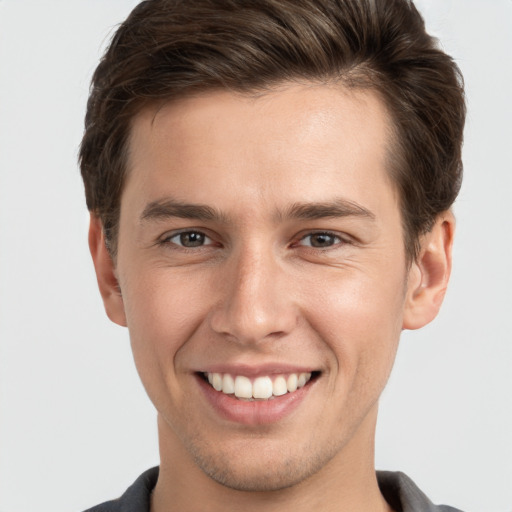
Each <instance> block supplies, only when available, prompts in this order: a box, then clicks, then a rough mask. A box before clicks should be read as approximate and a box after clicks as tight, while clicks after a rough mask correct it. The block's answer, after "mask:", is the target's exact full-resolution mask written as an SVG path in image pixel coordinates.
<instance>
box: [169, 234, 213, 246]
mask: <svg viewBox="0 0 512 512" xmlns="http://www.w3.org/2000/svg"><path fill="white" fill-rule="evenodd" d="M163 242H164V243H168V242H171V243H173V244H176V245H179V246H181V247H186V248H193V247H202V246H204V245H210V244H211V243H212V240H211V238H209V237H208V236H206V235H205V234H204V233H201V231H182V232H181V233H177V234H176V235H172V236H169V237H167V238H165V240H163Z"/></svg>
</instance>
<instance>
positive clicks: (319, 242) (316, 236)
mask: <svg viewBox="0 0 512 512" xmlns="http://www.w3.org/2000/svg"><path fill="white" fill-rule="evenodd" d="M341 243H343V240H342V239H341V238H340V237H339V236H337V235H335V234H333V233H329V232H327V233H322V232H321V233H310V234H309V235H306V236H305V237H303V238H301V240H300V241H299V244H300V245H305V246H307V247H315V248H319V249H326V248H329V247H332V246H333V245H337V244H341Z"/></svg>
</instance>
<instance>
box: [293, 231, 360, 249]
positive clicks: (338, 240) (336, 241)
mask: <svg viewBox="0 0 512 512" xmlns="http://www.w3.org/2000/svg"><path fill="white" fill-rule="evenodd" d="M315 236H317V237H322V236H323V237H328V238H330V239H331V242H332V243H331V244H329V245H327V246H314V245H313V244H312V243H311V239H312V238H313V237H315ZM308 238H309V239H310V243H309V244H304V245H303V247H307V248H308V249H312V250H329V249H331V248H333V247H336V246H339V245H345V244H348V243H350V242H349V241H348V240H347V239H346V238H343V237H342V236H340V235H338V234H336V233H333V232H332V231H314V232H311V233H308V234H306V235H304V236H302V237H301V238H300V239H299V241H298V242H297V243H296V244H294V245H299V244H300V242H302V241H304V240H306V239H308ZM300 245H302V244H300Z"/></svg>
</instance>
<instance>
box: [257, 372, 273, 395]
mask: <svg viewBox="0 0 512 512" xmlns="http://www.w3.org/2000/svg"><path fill="white" fill-rule="evenodd" d="M252 396H253V397H254V398H270V397H271V396H272V380H271V379H270V377H258V378H257V379H256V380H255V381H254V384H253V385H252Z"/></svg>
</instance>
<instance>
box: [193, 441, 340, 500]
mask: <svg viewBox="0 0 512 512" xmlns="http://www.w3.org/2000/svg"><path fill="white" fill-rule="evenodd" d="M258 445H259V446H258ZM197 448H198V447H194V448H193V449H192V455H193V457H194V461H195V463H196V465H197V466H198V467H199V468H200V469H201V470H202V471H203V473H205V474H206V475H207V476H208V477H210V478H211V479H212V480H214V481H215V482H217V483H219V484H221V485H223V486H225V487H228V488H230V489H234V490H237V491H246V492H271V491H280V490H283V489H286V488H288V487H292V486H296V485H298V484H300V483H301V482H303V481H304V480H307V479H308V478H309V477H311V476H312V475H314V474H315V473H317V472H318V471H320V470H321V469H322V468H323V467H324V466H325V465H326V464H328V462H329V461H330V460H331V459H332V458H333V456H334V454H335V450H334V449H331V450H329V451H328V453H315V452H314V451H312V452H311V451H309V450H307V449H306V450H304V449H300V450H299V449H296V450H294V452H293V453H290V452H289V450H286V451H288V453H284V452H285V450H279V449H278V448H277V447H273V448H269V447H262V446H261V443H255V445H253V443H251V442H250V441H249V442H248V443H247V446H245V447H244V446H242V447H238V448H237V449H236V450H234V451H233V452H231V451H224V452H222V453H220V454H219V453H216V454H215V455H211V454H205V453H204V451H203V450H198V449H197ZM308 452H309V453H315V455H314V456H313V457H308V455H307V453H308Z"/></svg>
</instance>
